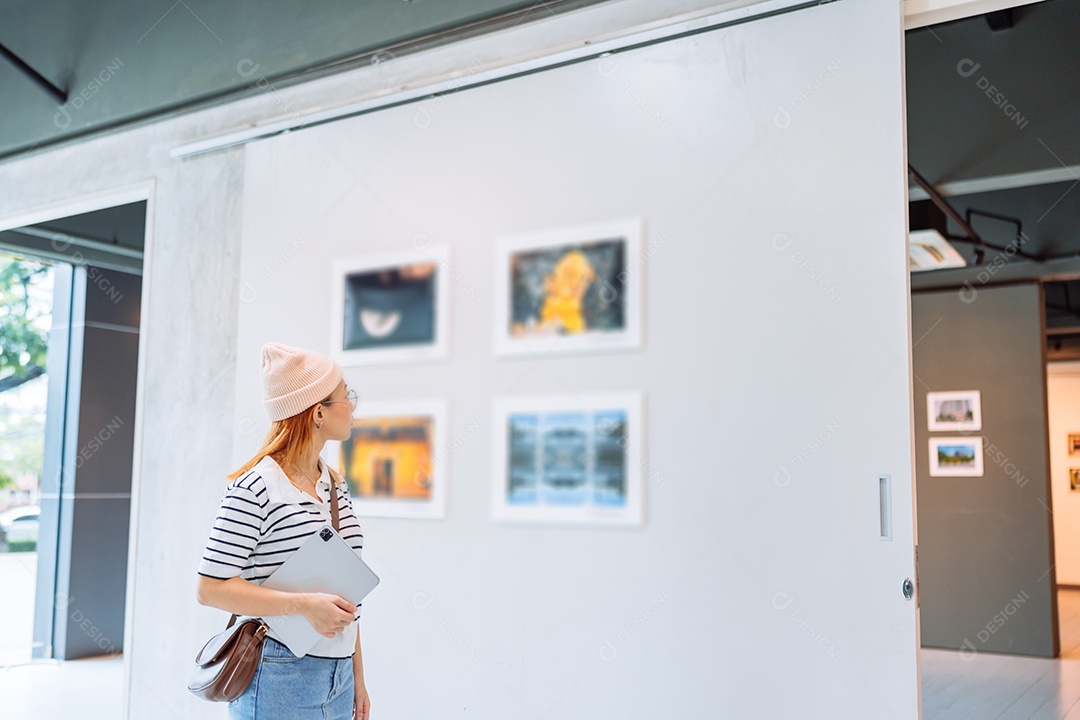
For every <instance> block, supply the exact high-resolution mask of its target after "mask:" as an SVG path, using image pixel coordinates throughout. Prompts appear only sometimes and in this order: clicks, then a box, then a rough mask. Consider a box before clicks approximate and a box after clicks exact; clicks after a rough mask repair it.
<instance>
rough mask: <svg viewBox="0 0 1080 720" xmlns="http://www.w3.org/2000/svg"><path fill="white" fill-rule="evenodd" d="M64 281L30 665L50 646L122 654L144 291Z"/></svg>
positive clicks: (70, 652)
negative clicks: (62, 360) (59, 372)
mask: <svg viewBox="0 0 1080 720" xmlns="http://www.w3.org/2000/svg"><path fill="white" fill-rule="evenodd" d="M71 276H72V283H71V300H72V301H71V304H70V327H67V326H63V325H61V326H59V327H58V326H54V328H53V334H54V337H56V340H57V342H58V343H59V342H60V339H59V336H60V335H62V334H64V333H66V332H67V331H68V330H69V329H70V344H69V353H68V358H67V359H68V363H67V371H66V378H65V379H63V380H61V379H60V378H58V379H57V384H56V389H55V392H54V388H53V386H52V385H50V404H49V413H50V415H49V422H50V423H59V424H61V425H62V428H61V432H62V441H60V442H59V443H49V448H53V450H52V451H51V453H47V470H48V472H47V473H46V472H43V475H44V477H43V480H42V483H43V488H42V489H43V493H45V492H48V493H49V497H48V498H47V500H46V501H45V502H43V512H42V515H43V518H45V519H43V524H42V534H43V535H48V536H49V537H48V538H47V540H43V542H42V546H41V555H42V556H43V557H44V558H45V563H43V564H42V566H41V571H40V573H39V580H38V616H37V619H36V621H35V634H36V635H35V643H36V655H37V656H39V657H41V656H48V655H49V653H48V648H49V646H50V645H51V647H52V653H51V655H52V656H53V657H56V658H62V659H65V660H70V659H74V658H80V657H90V656H94V655H103V654H110V653H114V652H120V651H121V649H122V647H123V641H124V600H125V591H126V578H127V552H128V528H129V518H130V514H131V468H132V460H133V456H132V453H133V448H134V430H135V391H136V377H137V369H138V367H137V365H138V352H139V306H140V296H141V290H142V278H141V277H140V276H139V275H133V274H129V273H124V272H117V271H111V270H103V269H101V268H97V267H93V266H76V267H75V268H74V270H73V271H72V272H71ZM59 277H60V276H59V275H58V279H59ZM58 296H59V293H58ZM53 349H54V348H53V345H50V366H49V370H50V382H52V375H51V374H52V372H53V369H54V366H53V363H52V353H53ZM57 349H58V350H59V349H60V345H59V344H58V345H57ZM61 393H62V395H61ZM54 394H55V395H56V397H55V398H54V397H53V395H54ZM54 401H55V402H54ZM59 418H62V420H60V419H59ZM52 427H53V426H51V425H50V428H52ZM46 432H47V434H48V435H50V437H52V436H53V435H54V434H55V432H56V430H55V429H54V430H53V432H52V433H50V432H49V429H48V428H47V430H46ZM57 444H58V445H59V446H60V447H61V448H62V450H61V451H60V452H59V453H57V452H56V447H57ZM60 468H62V469H63V470H62V472H61V471H60ZM46 488H48V489H47V490H46ZM53 557H55V564H54V563H53ZM46 565H47V566H48V567H46ZM49 574H51V575H52V577H49ZM54 598H55V602H53V599H54ZM50 616H51V620H52V623H51V628H50V627H48V624H47V621H46V618H49V617H50ZM49 633H51V641H50V639H49Z"/></svg>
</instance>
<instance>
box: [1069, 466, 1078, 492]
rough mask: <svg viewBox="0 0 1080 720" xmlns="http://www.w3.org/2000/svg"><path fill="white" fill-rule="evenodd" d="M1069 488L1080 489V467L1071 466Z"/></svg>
mask: <svg viewBox="0 0 1080 720" xmlns="http://www.w3.org/2000/svg"><path fill="white" fill-rule="evenodd" d="M1069 489H1070V490H1080V468H1069Z"/></svg>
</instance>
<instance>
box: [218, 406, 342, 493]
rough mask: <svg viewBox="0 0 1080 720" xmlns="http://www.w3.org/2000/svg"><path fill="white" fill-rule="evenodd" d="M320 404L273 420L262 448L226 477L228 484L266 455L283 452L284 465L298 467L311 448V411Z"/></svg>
mask: <svg viewBox="0 0 1080 720" xmlns="http://www.w3.org/2000/svg"><path fill="white" fill-rule="evenodd" d="M321 404H322V403H321V402H319V403H316V404H315V405H312V406H311V407H309V408H308V409H307V410H304V411H303V412H299V413H297V414H295V415H293V416H291V417H287V418H285V419H284V420H274V421H273V422H272V423H271V424H270V432H268V433H267V434H266V439H264V440H263V444H262V447H260V448H259V451H258V452H257V453H255V455H254V457H252V458H251V459H250V460H248V461H247V462H246V463H244V464H243V465H241V466H240V469H239V470H236V471H235V472H233V473H231V474H230V475H229V476H228V478H227V479H228V480H229V482H232V481H233V480H235V479H236V478H238V477H240V476H241V475H243V474H244V473H246V472H247V471H248V470H250V469H251V468H253V467H255V466H256V465H258V464H259V463H260V462H262V459H263V458H265V457H266V456H267V455H274V454H275V453H279V452H281V451H282V450H284V451H285V456H284V458H282V459H283V460H284V463H285V464H286V465H294V466H296V465H299V463H300V457H301V455H302V454H303V453H304V451H305V450H307V448H309V447H310V446H311V442H312V436H311V417H310V415H311V411H312V410H313V409H314V408H315V407H316V406H317V405H321ZM328 467H329V465H328ZM330 472H331V473H333V470H332V469H331V470H330Z"/></svg>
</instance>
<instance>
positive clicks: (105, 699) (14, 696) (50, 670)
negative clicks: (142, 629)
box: [0, 655, 124, 720]
mask: <svg viewBox="0 0 1080 720" xmlns="http://www.w3.org/2000/svg"><path fill="white" fill-rule="evenodd" d="M123 682H124V661H123V658H121V657H120V656H119V655H114V656H111V657H109V658H102V659H93V660H71V661H68V662H64V663H60V662H36V663H32V664H27V665H13V666H9V667H6V668H3V669H0V717H2V718H4V720H60V719H63V720H74V719H76V718H77V719H78V720H118V718H119V717H120V713H121V709H122V703H121V691H122V688H123Z"/></svg>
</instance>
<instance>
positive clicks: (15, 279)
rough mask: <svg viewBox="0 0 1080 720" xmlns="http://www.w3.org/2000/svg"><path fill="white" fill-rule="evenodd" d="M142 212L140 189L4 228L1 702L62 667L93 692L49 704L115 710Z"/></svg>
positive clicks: (35, 695) (67, 679)
mask: <svg viewBox="0 0 1080 720" xmlns="http://www.w3.org/2000/svg"><path fill="white" fill-rule="evenodd" d="M146 218H147V202H146V201H145V200H142V201H137V202H133V203H126V204H123V205H118V206H114V207H107V208H102V209H96V210H91V211H88V212H82V213H78V214H74V215H67V216H64V217H51V218H50V219H48V220H44V221H41V222H35V223H33V224H30V225H23V226H19V227H15V228H11V229H8V230H4V231H3V232H0V292H2V293H4V298H5V302H4V313H3V315H0V328H2V335H3V343H4V350H5V353H4V363H5V364H4V365H3V367H0V506H2V507H0V533H2V536H0V574H5V573H6V575H4V576H3V577H0V586H3V587H5V588H6V589H7V591H6V592H5V593H4V594H3V596H0V617H3V618H4V620H3V622H4V623H5V625H6V626H7V627H6V629H7V630H9V631H10V632H5V633H3V634H2V636H3V640H2V643H3V644H2V645H0V665H2V666H4V667H5V668H6V670H7V671H8V672H6V675H7V680H8V681H9V682H12V683H13V686H14V688H18V689H19V690H20V691H19V692H11V693H9V692H5V693H4V695H5V705H6V707H5V710H18V709H19V707H20V705H19V704H20V703H21V702H24V699H25V702H27V703H33V704H34V707H35V708H36V709H37V711H38V712H40V711H41V706H42V703H43V702H46V703H47V702H51V701H54V700H55V701H59V699H60V697H59V696H58V694H57V693H55V692H50V690H49V688H50V687H55V684H56V683H57V682H60V683H62V684H64V685H65V687H69V686H70V687H80V686H82V687H84V688H85V689H86V692H87V693H89V697H91V698H93V700H94V702H91V703H86V702H85V700H86V696H83V699H82V700H80V701H79V702H80V705H79V708H74V707H72V708H61V707H57V710H58V711H63V710H65V709H70V710H76V709H79V712H80V714H83V715H84V714H85V713H83V712H82V709H84V708H86V707H95V708H98V710H95V711H94V712H99V710H100V713H101V716H102V717H106V716H111V715H117V714H119V712H120V707H121V700H122V696H121V690H122V682H123V664H122V662H123V661H122V651H123V645H124V631H125V606H126V597H127V586H128V578H127V572H128V567H127V562H128V553H129V546H128V545H129V534H130V527H131V517H132V505H131V492H132V470H133V462H134V430H135V427H136V418H135V411H136V402H135V400H136V390H137V377H138V357H139V332H140V305H141V297H142V263H143V247H144V244H145V236H146ZM9 581H10V582H9ZM89 659H97V660H98V661H97V662H93V663H90V664H87V663H82V662H80V663H69V662H67V661H74V660H79V661H83V660H89ZM60 695H62V696H63V697H69V698H70V697H73V696H72V695H71V694H70V693H68V692H65V693H63V694H60ZM12 703H14V707H11V704H12ZM16 714H17V715H18V714H19V713H18V712H16Z"/></svg>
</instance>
